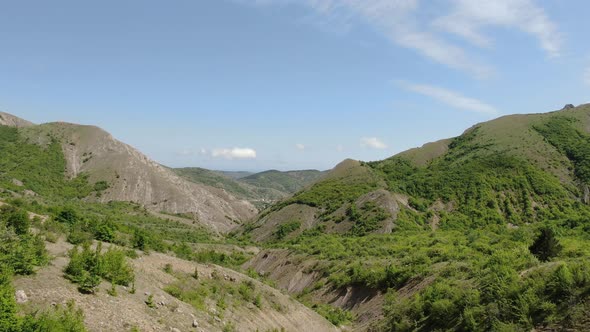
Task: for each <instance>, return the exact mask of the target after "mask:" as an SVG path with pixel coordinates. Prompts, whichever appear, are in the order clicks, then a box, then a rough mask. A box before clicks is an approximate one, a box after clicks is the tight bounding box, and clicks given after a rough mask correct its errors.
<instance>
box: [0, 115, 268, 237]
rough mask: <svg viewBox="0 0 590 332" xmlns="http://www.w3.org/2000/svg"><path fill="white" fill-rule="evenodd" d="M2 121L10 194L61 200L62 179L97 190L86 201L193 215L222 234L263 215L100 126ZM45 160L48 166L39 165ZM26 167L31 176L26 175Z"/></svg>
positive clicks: (5, 176)
mask: <svg viewBox="0 0 590 332" xmlns="http://www.w3.org/2000/svg"><path fill="white" fill-rule="evenodd" d="M0 117H1V118H0V121H1V122H0V124H2V125H3V126H0V131H1V132H2V135H3V136H4V140H3V142H2V146H1V148H0V154H1V155H2V158H1V161H2V162H1V163H0V170H2V172H3V173H2V178H3V179H0V183H2V182H3V183H4V185H3V186H4V187H8V189H10V190H16V191H19V190H20V191H22V190H29V191H31V192H36V193H37V194H46V195H45V196H47V194H49V193H50V191H51V194H52V195H53V196H59V195H61V194H62V193H63V192H65V191H64V190H61V192H60V191H59V190H56V189H55V188H57V186H56V184H55V183H56V182H57V181H60V179H59V177H60V176H61V177H62V178H64V179H70V183H78V184H79V185H80V186H85V184H84V183H85V182H86V181H87V182H88V183H89V184H90V189H92V190H90V189H89V190H86V193H87V194H88V195H87V196H84V195H80V194H79V196H83V197H80V198H82V199H85V200H91V201H99V202H109V201H130V202H135V203H138V204H141V205H143V206H145V207H147V208H148V209H150V210H154V211H165V212H168V213H185V214H193V215H194V216H195V218H196V219H197V220H198V221H199V222H200V223H201V224H203V225H206V226H207V227H209V228H210V229H213V230H215V231H219V232H227V231H229V230H231V229H232V228H234V227H236V225H237V224H238V223H239V222H240V221H244V220H247V219H249V218H251V217H253V216H254V215H255V214H256V212H257V209H256V208H255V207H254V206H253V205H252V204H250V203H249V202H247V201H244V200H241V199H238V198H235V197H234V196H233V195H231V194H230V193H228V192H227V191H224V190H221V189H218V188H214V187H211V186H209V185H203V184H198V183H194V182H190V181H186V180H185V179H183V178H181V177H179V176H177V175H176V174H175V173H174V172H172V171H170V170H169V169H168V168H166V167H163V166H161V165H159V164H158V163H156V162H154V161H153V160H150V159H149V158H148V157H146V156H145V155H143V154H142V153H140V152H139V151H137V150H136V149H134V148H133V147H131V146H129V145H127V144H124V143H122V142H120V141H118V140H116V139H115V138H113V137H112V136H111V135H110V134H109V133H107V132H105V131H104V130H102V129H100V128H98V127H94V126H83V125H77V124H70V123H63V122H56V123H47V124H42V125H34V124H32V123H30V122H28V121H25V120H22V119H19V118H17V117H15V116H13V115H10V114H7V113H0ZM27 150H30V151H29V152H28V154H26V155H23V153H24V152H23V151H27ZM22 158H25V159H22ZM41 160H42V161H43V163H44V164H39V163H40V161H41ZM43 167H45V168H46V169H45V170H43V169H42V168H43ZM26 168H28V169H29V170H30V172H23V171H22V170H23V169H26ZM47 168H51V169H54V170H55V172H53V173H52V177H51V178H52V179H54V180H53V182H52V183H46V182H47V178H50V177H48V176H45V177H39V178H38V179H35V180H32V178H35V177H36V174H38V173H39V172H44V171H47ZM60 174H61V175H60ZM2 180H4V181H2ZM11 181H12V182H14V183H22V184H23V186H22V187H19V186H15V185H14V183H12V182H11ZM94 189H96V190H94ZM39 191H40V192H39Z"/></svg>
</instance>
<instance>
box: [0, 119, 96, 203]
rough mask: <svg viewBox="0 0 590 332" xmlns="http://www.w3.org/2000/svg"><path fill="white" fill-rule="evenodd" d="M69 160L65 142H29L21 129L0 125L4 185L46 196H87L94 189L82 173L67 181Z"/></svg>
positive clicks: (0, 182)
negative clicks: (63, 145) (46, 143)
mask: <svg viewBox="0 0 590 332" xmlns="http://www.w3.org/2000/svg"><path fill="white" fill-rule="evenodd" d="M65 168H66V161H65V159H64V155H63V152H62V148H61V144H60V143H59V142H57V141H56V140H51V143H50V144H49V145H48V146H45V147H44V146H40V145H37V144H32V143H28V142H26V141H25V139H24V138H22V137H21V136H20V135H19V132H18V129H16V128H11V127H6V126H0V170H2V172H0V186H1V187H2V188H4V189H8V190H11V191H15V192H19V193H22V192H23V191H24V190H25V189H26V190H31V191H32V192H34V193H36V194H39V195H41V196H43V197H46V198H53V199H72V198H83V197H86V196H88V195H90V194H91V193H92V192H93V191H96V190H99V191H100V189H101V187H100V186H99V187H98V188H93V186H91V185H90V184H89V183H88V179H87V176H86V175H84V174H82V175H80V176H78V177H76V178H74V179H72V180H65V178H64V171H65Z"/></svg>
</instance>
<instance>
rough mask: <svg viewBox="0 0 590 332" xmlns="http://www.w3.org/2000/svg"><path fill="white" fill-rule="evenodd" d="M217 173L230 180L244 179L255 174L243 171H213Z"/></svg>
mask: <svg viewBox="0 0 590 332" xmlns="http://www.w3.org/2000/svg"><path fill="white" fill-rule="evenodd" d="M215 172H217V173H221V174H223V175H225V176H227V177H230V178H232V179H241V178H245V177H246V176H250V175H252V174H255V173H254V172H245V171H215Z"/></svg>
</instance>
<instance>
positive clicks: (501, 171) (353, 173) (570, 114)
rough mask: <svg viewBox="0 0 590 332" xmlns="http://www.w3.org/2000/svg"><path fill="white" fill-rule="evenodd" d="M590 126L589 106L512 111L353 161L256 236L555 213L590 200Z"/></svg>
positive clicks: (291, 202) (382, 229)
mask: <svg viewBox="0 0 590 332" xmlns="http://www.w3.org/2000/svg"><path fill="white" fill-rule="evenodd" d="M589 133H590V105H582V106H579V107H575V108H572V107H566V108H564V109H563V110H560V111H555V112H551V113H544V114H527V115H510V116H504V117H501V118H499V119H496V120H492V121H489V122H485V123H480V124H478V125H475V126H473V127H472V128H470V129H468V130H467V131H465V133H463V135H461V136H459V137H456V138H452V139H444V140H441V141H438V142H434V143H428V144H425V145H424V146H423V147H421V148H415V149H411V150H408V151H405V152H402V153H400V154H398V155H396V156H393V157H391V158H389V159H386V160H383V161H378V162H371V163H365V162H359V161H353V160H347V161H344V162H342V163H341V164H340V165H338V166H337V167H336V168H335V169H334V170H332V171H331V172H329V173H328V174H327V175H326V176H325V177H324V178H323V179H322V180H320V181H318V182H317V183H315V184H314V185H313V186H311V187H309V188H306V189H304V190H302V191H300V192H298V193H296V194H295V195H294V196H293V197H291V198H288V199H286V200H284V201H282V202H280V203H278V204H276V205H275V206H273V207H272V208H271V209H269V210H268V211H265V212H263V213H262V214H261V215H260V217H259V219H258V221H257V222H256V223H255V224H254V225H250V226H248V227H249V228H250V229H252V228H254V229H253V230H252V236H253V238H254V239H256V240H271V239H273V238H274V236H275V234H276V231H277V229H278V227H280V225H283V224H285V223H289V222H291V221H293V220H299V221H300V222H301V224H302V225H304V226H302V227H301V229H298V230H297V231H295V232H293V233H292V234H290V236H291V237H293V236H296V235H297V234H299V233H301V232H303V231H304V230H305V229H312V228H314V227H316V226H318V225H322V227H323V228H324V231H325V232H333V233H340V234H345V233H348V234H368V233H390V232H393V231H395V230H396V229H403V228H412V227H418V228H433V229H435V228H437V227H439V226H440V225H442V224H446V225H448V224H453V223H455V224H457V223H465V222H466V220H471V219H472V218H474V217H475V216H477V217H478V220H479V221H478V222H480V223H498V222H502V223H511V224H514V225H518V224H521V223H525V222H531V221H534V220H536V219H539V218H546V217H547V214H548V213H549V214H551V213H553V212H552V211H555V209H563V207H562V205H563V204H566V205H567V204H575V203H576V202H584V203H588V202H589V201H590V190H589V184H590V168H588V166H587V164H585V162H589V163H590V149H589V148H588V147H589V146H590V135H589ZM245 179H248V178H245ZM369 207H370V208H369ZM351 209H352V211H353V212H354V213H351ZM377 216H378V217H377ZM556 218H557V216H556ZM361 221H366V223H365V224H363V225H362V226H361V225H359V223H361ZM253 226H254V227H253Z"/></svg>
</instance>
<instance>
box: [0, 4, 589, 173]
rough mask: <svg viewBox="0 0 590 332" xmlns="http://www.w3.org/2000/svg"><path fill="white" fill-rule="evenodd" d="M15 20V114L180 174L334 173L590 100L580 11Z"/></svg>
mask: <svg viewBox="0 0 590 332" xmlns="http://www.w3.org/2000/svg"><path fill="white" fill-rule="evenodd" d="M0 5H1V6H0V42H1V43H0V110H2V111H5V112H9V113H13V114H15V115H18V116H21V117H23V118H26V119H29V120H31V121H34V122H36V123H42V122H49V121H57V120H61V121H68V122H76V123H83V124H95V125H98V126H100V127H102V128H104V129H106V130H107V131H109V132H111V133H112V134H113V135H114V136H115V137H117V138H118V139H120V140H122V141H124V142H126V143H129V144H131V145H133V146H135V147H137V148H139V149H140V150H141V151H142V152H144V153H146V154H147V155H148V156H150V157H151V158H153V159H155V160H157V161H158V162H161V163H163V164H165V165H170V166H200V167H206V168H213V169H225V170H263V169H270V168H276V169H283V170H286V169H301V168H318V169H328V168H331V167H333V166H334V165H335V164H336V163H338V162H339V161H341V160H343V159H345V158H355V159H362V160H377V159H383V158H386V157H389V156H391V155H393V154H395V153H397V152H400V151H403V150H405V149H407V148H411V147H415V146H420V145H422V144H423V143H426V142H429V141H434V140H437V139H441V138H446V137H451V136H456V135H459V134H460V133H461V132H462V131H463V130H464V129H466V128H468V127H470V126H472V125H473V124H475V123H477V122H481V121H486V120H489V119H492V118H495V117H498V116H502V115H506V114H512V113H536V112H546V111H551V110H555V109H559V108H561V107H562V106H563V105H564V104H566V103H572V104H581V103H585V102H588V99H589V98H588V93H589V92H590V43H588V37H587V33H588V31H590V20H588V19H587V17H586V16H587V13H588V12H590V2H588V1H582V0H579V1H578V0H570V1H560V0H496V1H489V2H485V1H479V0H428V1H426V0H362V1H361V0H198V1H195V0H171V1H155V0H116V1H115V0H102V1H94V2H90V1H78V0H52V1H40V0H37V1H29V0H19V1H0Z"/></svg>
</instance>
